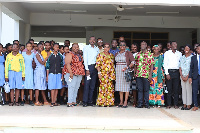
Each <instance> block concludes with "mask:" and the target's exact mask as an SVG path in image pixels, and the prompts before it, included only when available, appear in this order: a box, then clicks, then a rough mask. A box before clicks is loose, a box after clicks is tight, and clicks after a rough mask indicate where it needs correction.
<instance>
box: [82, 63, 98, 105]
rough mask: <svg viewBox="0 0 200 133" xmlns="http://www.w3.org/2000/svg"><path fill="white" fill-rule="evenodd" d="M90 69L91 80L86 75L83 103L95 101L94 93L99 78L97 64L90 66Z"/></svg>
mask: <svg viewBox="0 0 200 133" xmlns="http://www.w3.org/2000/svg"><path fill="white" fill-rule="evenodd" d="M88 68H89V71H90V78H91V79H90V80H87V76H85V83H84V91H83V103H85V104H86V103H92V102H93V93H94V89H95V85H96V80H97V69H96V68H95V65H89V66H88Z"/></svg>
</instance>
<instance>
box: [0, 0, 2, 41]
mask: <svg viewBox="0 0 200 133" xmlns="http://www.w3.org/2000/svg"><path fill="white" fill-rule="evenodd" d="M1 7H2V5H1V3H0V43H1V33H2V8H1Z"/></svg>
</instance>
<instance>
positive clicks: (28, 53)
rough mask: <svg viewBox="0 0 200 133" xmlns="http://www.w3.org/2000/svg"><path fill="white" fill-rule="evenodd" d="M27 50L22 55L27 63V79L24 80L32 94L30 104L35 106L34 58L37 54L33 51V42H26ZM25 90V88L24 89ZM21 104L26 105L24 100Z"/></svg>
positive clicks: (25, 86)
mask: <svg viewBox="0 0 200 133" xmlns="http://www.w3.org/2000/svg"><path fill="white" fill-rule="evenodd" d="M26 49H27V51H26V52H22V56H23V57H24V63H25V74H26V75H25V77H26V79H25V81H24V88H25V89H28V90H29V95H30V101H29V105H31V106H34V103H33V89H34V85H33V67H32V63H33V60H34V56H35V54H34V53H33V52H31V50H32V44H31V43H30V42H28V43H26ZM23 91H24V90H23ZM21 105H24V102H23V101H22V102H21Z"/></svg>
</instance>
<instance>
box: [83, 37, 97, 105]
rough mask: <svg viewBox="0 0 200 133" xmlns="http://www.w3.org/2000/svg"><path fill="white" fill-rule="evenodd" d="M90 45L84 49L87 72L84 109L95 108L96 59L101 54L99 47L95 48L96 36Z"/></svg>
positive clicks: (92, 38)
mask: <svg viewBox="0 0 200 133" xmlns="http://www.w3.org/2000/svg"><path fill="white" fill-rule="evenodd" d="M89 42H90V44H89V45H86V46H85V47H84V48H83V59H84V65H85V70H86V76H85V83H84V92H83V107H87V106H94V103H93V93H94V89H95V84H96V79H97V69H96V68H95V65H96V58H97V55H98V54H99V49H98V47H96V46H95V43H96V39H95V37H94V36H92V37H90V39H89Z"/></svg>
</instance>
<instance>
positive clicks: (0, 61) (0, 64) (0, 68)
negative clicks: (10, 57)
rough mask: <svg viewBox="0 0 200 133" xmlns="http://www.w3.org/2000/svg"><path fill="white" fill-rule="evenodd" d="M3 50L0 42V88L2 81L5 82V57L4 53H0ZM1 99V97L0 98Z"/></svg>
mask: <svg viewBox="0 0 200 133" xmlns="http://www.w3.org/2000/svg"><path fill="white" fill-rule="evenodd" d="M2 51H3V45H2V44H1V43H0V90H1V88H2V87H3V85H4V83H5V76H4V75H5V74H4V69H5V68H4V62H5V58H4V55H3V53H2ZM2 91H3V89H2ZM0 93H1V92H0ZM0 101H1V99H0Z"/></svg>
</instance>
